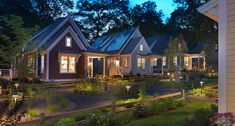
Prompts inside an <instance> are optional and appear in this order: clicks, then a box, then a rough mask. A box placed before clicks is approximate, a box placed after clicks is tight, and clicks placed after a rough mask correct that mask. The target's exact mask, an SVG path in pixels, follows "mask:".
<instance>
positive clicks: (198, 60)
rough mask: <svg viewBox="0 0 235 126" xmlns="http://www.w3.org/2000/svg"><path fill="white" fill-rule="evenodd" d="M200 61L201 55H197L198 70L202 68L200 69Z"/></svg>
mask: <svg viewBox="0 0 235 126" xmlns="http://www.w3.org/2000/svg"><path fill="white" fill-rule="evenodd" d="M199 62H200V59H199V56H198V57H197V70H200V69H199V68H200V67H199V66H200V65H199Z"/></svg>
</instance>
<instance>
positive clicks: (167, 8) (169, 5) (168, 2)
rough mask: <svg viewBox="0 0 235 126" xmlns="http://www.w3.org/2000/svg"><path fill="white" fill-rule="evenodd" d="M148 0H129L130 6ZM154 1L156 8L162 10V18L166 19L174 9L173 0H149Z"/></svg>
mask: <svg viewBox="0 0 235 126" xmlns="http://www.w3.org/2000/svg"><path fill="white" fill-rule="evenodd" d="M146 1H148V0H130V4H131V6H134V5H135V4H142V3H144V2H146ZM151 1H154V2H156V4H157V10H162V12H163V14H164V17H163V19H164V20H166V19H167V18H168V17H170V16H171V13H172V12H173V11H174V10H175V9H176V5H175V4H174V2H173V0H151Z"/></svg>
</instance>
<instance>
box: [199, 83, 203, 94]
mask: <svg viewBox="0 0 235 126" xmlns="http://www.w3.org/2000/svg"><path fill="white" fill-rule="evenodd" d="M203 83H204V82H203V81H200V84H201V94H202V86H203Z"/></svg>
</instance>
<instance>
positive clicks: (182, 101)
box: [175, 98, 186, 107]
mask: <svg viewBox="0 0 235 126" xmlns="http://www.w3.org/2000/svg"><path fill="white" fill-rule="evenodd" d="M175 103H176V106H177V107H184V106H185V105H186V101H185V99H182V98H181V99H177V100H175Z"/></svg>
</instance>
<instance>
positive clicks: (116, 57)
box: [91, 28, 151, 76]
mask: <svg viewBox="0 0 235 126" xmlns="http://www.w3.org/2000/svg"><path fill="white" fill-rule="evenodd" d="M91 48H92V49H93V50H96V51H98V52H100V53H102V54H106V57H105V58H106V64H105V66H106V73H105V74H106V75H109V76H114V75H121V76H124V75H129V74H130V73H132V74H142V75H150V74H151V69H150V67H148V66H150V59H149V58H150V57H149V54H151V49H150V48H149V46H148V44H147V43H146V41H145V38H144V37H143V36H142V35H141V33H140V31H139V29H138V28H133V29H130V30H126V31H123V32H119V33H116V34H112V35H107V36H102V37H100V38H97V39H96V41H95V42H94V43H93V44H92V45H91ZM93 62H94V60H93ZM93 64H94V63H92V62H91V67H92V68H94V67H97V66H96V65H95V66H94V65H93ZM93 72H94V71H93ZM91 73H92V72H91Z"/></svg>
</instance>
